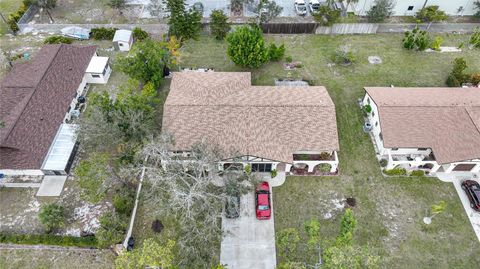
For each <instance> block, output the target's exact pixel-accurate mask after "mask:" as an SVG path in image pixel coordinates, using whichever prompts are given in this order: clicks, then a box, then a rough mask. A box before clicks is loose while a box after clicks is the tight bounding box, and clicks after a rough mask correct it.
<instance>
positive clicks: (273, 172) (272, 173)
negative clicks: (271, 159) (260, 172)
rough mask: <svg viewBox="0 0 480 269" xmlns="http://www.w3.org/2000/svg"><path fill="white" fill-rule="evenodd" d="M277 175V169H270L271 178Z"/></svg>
mask: <svg viewBox="0 0 480 269" xmlns="http://www.w3.org/2000/svg"><path fill="white" fill-rule="evenodd" d="M276 176H277V170H275V169H272V171H270V177H271V178H274V177H276Z"/></svg>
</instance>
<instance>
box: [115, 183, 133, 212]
mask: <svg viewBox="0 0 480 269" xmlns="http://www.w3.org/2000/svg"><path fill="white" fill-rule="evenodd" d="M134 203H135V191H134V189H130V188H129V187H127V186H124V187H123V188H122V189H121V190H119V191H117V193H116V194H115V195H114V196H113V207H114V208H115V212H117V213H118V214H121V215H124V216H127V217H129V216H130V214H131V213H132V210H133V206H134Z"/></svg>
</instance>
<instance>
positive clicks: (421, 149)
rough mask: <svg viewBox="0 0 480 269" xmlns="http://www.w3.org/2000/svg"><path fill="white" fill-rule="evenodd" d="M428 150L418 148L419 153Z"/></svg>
mask: <svg viewBox="0 0 480 269" xmlns="http://www.w3.org/2000/svg"><path fill="white" fill-rule="evenodd" d="M425 150H427V148H418V151H425Z"/></svg>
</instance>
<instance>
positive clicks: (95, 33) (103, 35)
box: [91, 27, 118, 40]
mask: <svg viewBox="0 0 480 269" xmlns="http://www.w3.org/2000/svg"><path fill="white" fill-rule="evenodd" d="M117 30H118V29H117V28H105V27H100V28H92V30H91V32H92V38H93V39H96V40H112V39H113V36H115V31H117Z"/></svg>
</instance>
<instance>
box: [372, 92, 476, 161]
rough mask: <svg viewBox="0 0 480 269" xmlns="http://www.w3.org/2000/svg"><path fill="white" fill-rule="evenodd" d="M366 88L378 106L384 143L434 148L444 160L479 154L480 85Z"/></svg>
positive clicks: (391, 146)
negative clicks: (478, 87) (471, 86)
mask: <svg viewBox="0 0 480 269" xmlns="http://www.w3.org/2000/svg"><path fill="white" fill-rule="evenodd" d="M365 90H366V91H367V93H368V94H369V95H370V97H371V98H372V100H373V101H374V102H375V104H376V105H377V107H378V110H379V111H378V112H379V119H380V126H381V128H382V135H383V140H384V146H385V147H387V148H399V147H407V148H417V147H418V148H431V149H432V150H433V153H434V154H435V157H436V160H437V162H438V163H441V164H444V163H451V162H455V161H464V160H471V159H476V158H480V89H475V88H468V89H465V88H379V87H366V88H365Z"/></svg>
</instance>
